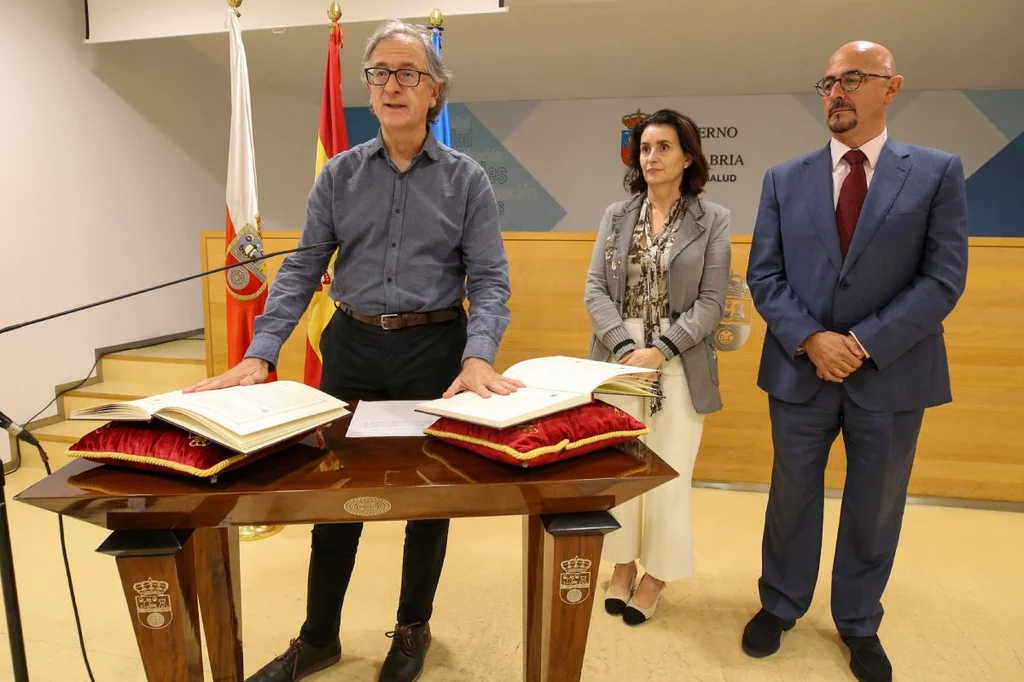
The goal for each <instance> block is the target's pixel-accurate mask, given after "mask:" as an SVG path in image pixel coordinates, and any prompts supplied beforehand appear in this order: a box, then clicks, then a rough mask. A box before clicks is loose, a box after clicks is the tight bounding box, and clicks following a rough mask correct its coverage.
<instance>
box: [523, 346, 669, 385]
mask: <svg viewBox="0 0 1024 682" xmlns="http://www.w3.org/2000/svg"><path fill="white" fill-rule="evenodd" d="M655 371H656V370H646V369H643V368H642V367H627V366H626V365H619V364H616V363H611V362H598V361H596V360H585V359H583V358H570V357H565V356H561V355H559V356H555V357H548V358H533V359H531V360H524V361H523V362H519V363H516V364H515V365H513V366H512V367H509V368H508V371H506V372H505V376H506V377H508V378H510V379H518V380H519V381H522V382H523V383H524V384H526V385H527V386H530V387H531V388H543V389H549V390H553V391H570V392H573V393H591V392H593V391H594V389H596V388H597V387H598V386H600V385H601V384H603V383H605V382H606V381H608V380H609V379H612V378H614V377H617V376H622V375H631V374H636V373H643V374H650V373H654V372H655Z"/></svg>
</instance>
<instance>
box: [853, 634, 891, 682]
mask: <svg viewBox="0 0 1024 682" xmlns="http://www.w3.org/2000/svg"><path fill="white" fill-rule="evenodd" d="M843 643H844V644H846V646H848V647H850V670H851V671H852V672H853V676H854V677H856V678H857V679H858V680H859V682H892V664H891V663H890V662H889V657H888V656H886V655H885V649H883V648H882V642H881V641H879V639H878V635H871V636H870V637H843Z"/></svg>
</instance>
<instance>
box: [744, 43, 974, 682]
mask: <svg viewBox="0 0 1024 682" xmlns="http://www.w3.org/2000/svg"><path fill="white" fill-rule="evenodd" d="M902 83H903V78H902V77H901V76H898V75H896V71H895V65H894V62H893V57H892V54H890V52H889V51H888V50H886V49H885V48H884V47H881V46H880V45H875V44H872V43H866V42H856V43H851V44H848V45H845V46H844V47H842V48H840V49H839V51H838V52H836V53H835V54H834V55H833V56H832V58H831V60H830V61H829V63H828V66H827V67H826V70H825V76H824V78H822V79H821V80H820V81H818V83H817V85H816V89H817V91H818V94H819V95H821V98H822V104H823V107H824V113H825V120H826V122H827V124H828V127H829V130H831V132H832V139H831V141H830V142H829V144H828V145H827V146H826V147H825V148H823V149H820V150H818V151H816V152H812V153H811V154H808V155H806V156H802V157H800V158H797V159H794V160H791V161H788V162H786V163H783V164H782V165H780V166H777V167H775V168H772V169H771V170H769V171H768V173H767V174H766V176H765V179H764V187H763V189H762V194H761V204H760V208H759V210H758V216H757V222H756V224H755V227H754V235H753V243H752V245H751V249H750V262H749V266H748V270H747V281H748V284H749V286H750V292H751V294H752V296H753V299H754V305H755V307H756V308H757V310H758V312H759V313H760V314H761V316H762V317H763V318H764V319H765V321H766V322H767V325H768V333H767V334H766V335H765V340H764V348H763V350H762V354H761V368H760V373H759V377H758V385H759V386H760V387H761V388H762V389H763V390H765V391H766V392H767V393H768V395H769V401H768V405H769V414H770V417H771V423H772V439H773V442H774V448H775V458H774V463H773V468H772V479H771V488H770V492H769V496H768V508H767V512H766V514H765V527H764V538H763V544H762V568H761V578H760V580H759V590H760V597H761V605H762V608H761V610H760V611H759V612H758V613H757V615H755V616H754V617H753V619H752V620H751V621H750V622H749V623H748V624H747V626H746V629H745V630H744V632H743V638H742V644H743V649H744V651H746V652H747V653H748V654H749V655H751V656H755V657H762V656H769V655H771V654H773V653H775V651H777V650H778V648H779V645H780V640H781V636H782V633H783V631H785V630H789V629H790V628H792V627H793V626H794V625H795V622H796V619H797V618H800V617H801V616H803V615H804V614H805V613H806V612H807V609H808V607H809V606H810V604H811V596H812V594H813V593H814V587H815V582H816V581H817V578H818V563H819V557H820V556H821V535H822V511H823V505H824V478H825V465H826V463H827V462H828V455H829V449H830V448H831V446H832V443H833V442H834V441H835V439H836V437H837V436H838V435H839V433H840V432H842V434H843V441H844V443H845V445H846V468H847V476H846V486H845V490H844V492H843V501H842V508H841V512H840V519H839V535H838V539H837V542H836V548H835V562H834V566H833V569H832V594H831V605H832V617H833V620H834V621H835V625H836V628H837V629H838V631H839V634H840V636H841V637H842V640H843V642H844V643H845V644H846V645H847V646H848V647H849V649H850V654H851V656H850V668H851V670H852V671H853V673H854V675H855V676H856V678H857V679H858V680H861V682H867V681H871V682H874V681H876V680H885V681H888V680H891V679H892V666H891V665H890V663H889V659H888V657H887V656H886V653H885V651H884V649H883V648H882V645H881V642H880V641H879V639H878V634H877V632H878V627H879V624H880V623H881V620H882V604H881V597H882V593H883V591H884V590H885V586H886V583H887V581H888V579H889V574H890V572H891V570H892V567H893V559H894V557H895V554H896V545H897V542H898V540H899V535H900V528H901V526H902V522H903V511H904V507H905V504H906V496H907V484H908V481H909V479H910V471H911V468H912V465H913V461H914V451H915V448H916V445H917V437H918V433H919V431H920V428H921V422H922V418H923V416H924V410H925V408H928V407H932V406H935V405H940V404H943V403H948V402H950V401H951V400H952V396H951V391H950V381H949V368H948V364H947V360H946V348H945V344H944V342H943V326H942V322H943V320H944V319H945V318H946V316H947V315H949V313H950V312H951V311H952V310H953V307H954V306H955V305H956V303H957V301H958V300H959V298H960V295H961V294H962V293H963V290H964V285H965V282H966V278H967V201H966V190H965V184H964V171H963V166H962V164H961V162H960V159H959V158H958V157H956V156H954V155H952V154H947V153H945V152H941V151H937V150H935V149H927V148H924V147H916V146H912V145H907V144H902V143H899V142H896V141H894V140H892V139H890V138H888V136H887V131H886V110H887V108H888V107H889V105H890V104H892V102H893V100H894V99H895V98H896V96H897V94H898V93H899V90H900V86H901V85H902Z"/></svg>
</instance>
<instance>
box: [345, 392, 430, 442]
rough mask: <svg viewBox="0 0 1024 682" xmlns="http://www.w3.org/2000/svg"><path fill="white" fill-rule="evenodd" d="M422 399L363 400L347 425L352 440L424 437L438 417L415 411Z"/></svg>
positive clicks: (348, 434)
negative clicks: (386, 437) (426, 430)
mask: <svg viewBox="0 0 1024 682" xmlns="http://www.w3.org/2000/svg"><path fill="white" fill-rule="evenodd" d="M421 402H423V401H422V400H375V401H365V400H364V401H360V402H359V404H358V405H356V410H355V413H354V414H353V415H352V417H351V420H350V421H349V425H348V433H347V434H345V435H346V436H348V437H349V438H380V437H385V436H391V437H394V436H422V435H423V429H425V428H427V427H428V426H430V425H431V424H433V423H434V422H435V421H437V417H435V416H433V415H429V414H423V413H422V412H417V411H416V410H415V408H416V406H417V405H419V404H420V403H421Z"/></svg>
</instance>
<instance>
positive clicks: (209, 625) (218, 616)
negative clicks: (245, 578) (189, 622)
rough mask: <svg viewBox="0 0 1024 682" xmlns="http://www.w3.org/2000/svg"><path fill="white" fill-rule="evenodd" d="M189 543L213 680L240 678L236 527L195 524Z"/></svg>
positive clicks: (235, 680) (231, 681)
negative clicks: (193, 556)
mask: <svg viewBox="0 0 1024 682" xmlns="http://www.w3.org/2000/svg"><path fill="white" fill-rule="evenodd" d="M192 544H193V545H194V547H195V557H196V587H197V588H198V592H199V611H200V613H201V614H202V617H203V630H204V631H205V633H206V650H207V651H208V652H209V654H210V670H211V671H212V672H213V679H214V682H239V681H240V680H242V679H243V678H244V675H243V674H242V669H243V665H242V589H241V588H242V586H241V579H240V574H239V555H238V529H237V528H197V529H196V531H195V533H194V534H193V535H192Z"/></svg>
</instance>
